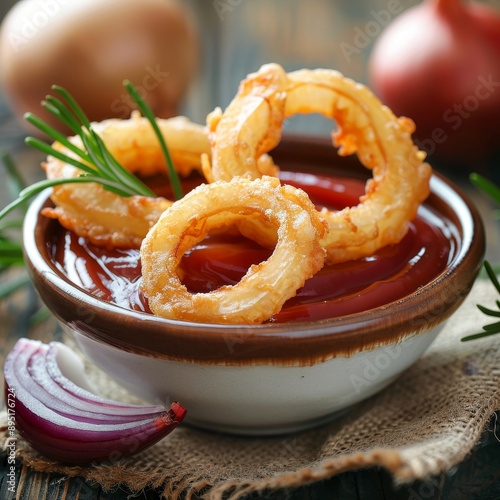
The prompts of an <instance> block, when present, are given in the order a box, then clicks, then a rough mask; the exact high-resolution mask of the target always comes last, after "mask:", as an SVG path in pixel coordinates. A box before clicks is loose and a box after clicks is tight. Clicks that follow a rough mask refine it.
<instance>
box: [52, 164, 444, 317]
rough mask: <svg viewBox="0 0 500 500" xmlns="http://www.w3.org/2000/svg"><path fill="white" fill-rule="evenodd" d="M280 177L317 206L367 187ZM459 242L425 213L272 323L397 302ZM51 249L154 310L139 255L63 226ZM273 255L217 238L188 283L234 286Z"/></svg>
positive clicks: (119, 295)
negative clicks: (396, 238)
mask: <svg viewBox="0 0 500 500" xmlns="http://www.w3.org/2000/svg"><path fill="white" fill-rule="evenodd" d="M280 176H281V179H282V182H284V183H288V184H291V185H294V186H296V187H300V188H302V189H303V190H304V191H306V192H307V193H308V194H309V196H310V198H311V200H312V201H313V202H314V203H316V205H317V207H318V208H321V207H323V206H325V207H327V208H329V209H337V210H339V209H342V208H344V207H346V206H354V205H357V204H358V203H359V198H360V196H361V195H362V194H363V193H364V187H365V183H364V182H363V181H362V180H359V179H352V178H344V177H336V176H333V175H323V174H321V175H320V174H315V173H299V172H294V171H282V172H281V174H280ZM192 182H193V180H191V181H190V183H192ZM194 182H196V181H194ZM188 186H189V187H187V188H186V189H190V188H192V187H193V186H192V185H191V184H188ZM453 241H454V239H453V230H452V225H451V224H449V223H448V222H447V221H446V220H443V219H442V218H438V217H436V216H435V215H433V214H432V212H431V211H430V210H429V209H428V208H425V207H422V208H421V210H420V212H419V215H418V216H417V217H416V219H415V220H414V221H412V222H411V223H410V226H409V230H408V233H407V234H406V236H405V237H404V238H403V239H402V241H401V242H400V243H399V244H397V245H389V246H387V247H385V248H383V249H382V250H380V251H379V252H377V253H376V254H374V255H372V256H370V257H366V258H363V259H358V260H355V261H350V262H345V263H341V264H334V265H329V264H326V265H325V266H324V268H323V269H322V270H321V271H319V272H318V273H317V274H316V275H315V276H313V277H312V278H310V279H309V280H308V281H307V282H306V283H305V285H304V287H303V288H301V289H300V290H299V291H298V292H297V295H296V296H295V297H293V298H291V299H290V300H288V301H287V302H286V303H285V305H284V307H283V308H282V310H281V312H280V313H278V314H276V315H275V316H273V317H272V318H271V319H270V320H269V322H288V321H304V320H313V321H314V320H321V319H326V318H332V317H336V316H344V315H348V314H352V313H356V312H361V311H366V310H369V309H372V308H375V307H379V306H382V305H384V304H388V303H390V302H393V301H397V300H398V299H401V298H402V297H405V296H407V295H408V294H410V293H412V292H414V291H415V290H417V289H418V288H419V287H421V286H424V285H426V284H428V283H429V282H430V281H432V279H433V278H434V277H436V276H438V275H439V274H440V273H441V272H442V271H443V270H444V269H445V267H446V265H447V263H448V261H449V256H450V251H451V247H452V245H453ZM52 251H53V258H54V261H55V262H56V264H57V266H58V268H59V269H60V270H61V271H62V272H63V273H64V274H65V275H66V276H67V277H68V278H69V279H70V280H72V281H73V282H74V283H75V284H76V285H78V286H80V287H82V288H83V289H85V290H87V291H88V292H90V293H91V294H92V295H94V296H95V297H97V298H100V299H102V300H105V301H108V302H112V303H115V304H117V305H119V306H121V307H125V308H129V309H135V310H139V311H144V312H148V313H150V312H151V311H150V309H149V307H148V303H147V299H146V298H145V297H144V295H143V294H142V292H141V289H140V283H141V264H140V252H139V250H138V249H111V250H110V249H106V248H101V247H98V246H96V245H93V244H91V243H89V242H88V241H87V240H86V239H84V238H81V237H78V236H76V235H75V234H74V233H72V232H71V231H67V230H65V229H63V228H61V229H60V230H58V231H56V232H55V233H54V237H53V250H52ZM271 252H272V250H269V249H266V248H263V247H261V246H259V245H258V244H257V243H255V242H253V241H251V240H248V239H246V238H243V237H235V236H233V235H231V236H230V235H227V236H224V235H215V236H210V237H209V238H207V239H205V240H204V241H202V242H200V243H199V244H198V245H196V246H195V247H194V248H193V249H191V250H189V251H188V252H187V253H186V255H185V256H184V257H183V260H182V263H181V270H182V274H183V283H184V284H185V285H186V287H187V288H188V290H189V291H191V292H193V293H207V292H210V291H211V290H215V289H217V288H219V287H220V286H223V285H232V284H235V283H237V282H238V281H239V280H240V279H241V277H242V276H243V275H244V274H245V273H246V271H247V270H248V268H249V267H250V266H251V265H252V264H258V263H259V262H262V261H264V260H266V259H267V258H268V257H269V255H270V253H271Z"/></svg>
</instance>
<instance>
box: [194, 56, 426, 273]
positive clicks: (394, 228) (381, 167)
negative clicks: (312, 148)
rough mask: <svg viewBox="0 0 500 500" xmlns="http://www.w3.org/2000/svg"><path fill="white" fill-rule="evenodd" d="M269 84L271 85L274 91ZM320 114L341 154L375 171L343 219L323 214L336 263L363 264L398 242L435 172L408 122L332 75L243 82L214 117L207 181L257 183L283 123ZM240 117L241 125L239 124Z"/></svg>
mask: <svg viewBox="0 0 500 500" xmlns="http://www.w3.org/2000/svg"><path fill="white" fill-rule="evenodd" d="M269 82H271V83H269ZM297 113H321V114H323V115H324V116H326V117H328V118H332V119H334V120H335V121H336V123H337V125H338V131H336V132H334V133H333V134H332V138H333V142H334V145H335V146H338V147H339V150H338V153H339V154H340V155H342V156H345V155H349V154H352V153H357V155H358V158H359V160H360V161H361V163H362V164H363V165H364V166H365V167H366V168H368V169H370V170H372V172H373V177H372V179H370V180H369V181H368V182H367V184H366V193H365V195H364V196H363V197H362V198H361V199H360V203H359V205H357V206H356V207H352V208H345V209H344V210H341V211H339V212H332V211H329V210H326V209H323V211H322V215H323V217H325V219H326V220H327V221H328V223H329V230H328V232H327V234H326V235H325V238H324V239H323V242H322V244H323V245H324V247H325V248H326V250H327V252H328V261H329V262H331V263H336V262H343V261H347V260H353V259H357V258H360V257H365V256H367V255H371V254H373V253H374V252H376V251H377V250H378V249H380V248H382V247H384V246H386V245H389V244H392V243H397V242H399V241H400V240H401V239H402V238H403V236H404V235H405V234H406V232H407V229H408V222H409V221H411V220H412V219H413V218H414V217H415V215H416V213H417V210H418V207H419V205H420V203H421V202H422V201H424V200H425V198H426V197H427V196H428V194H429V179H430V176H431V168H430V166H429V165H428V164H427V163H425V162H424V159H425V153H424V152H423V151H419V150H418V148H417V147H416V146H415V144H414V143H413V141H412V138H411V134H412V133H413V131H414V129H415V125H414V123H413V121H411V120H410V119H409V118H405V117H401V118H397V117H396V116H394V114H393V113H392V112H391V110H390V109H389V108H387V107H386V106H384V105H382V103H381V102H380V101H379V100H378V99H377V98H376V97H375V95H374V94H373V93H372V92H371V91H370V90H369V89H368V88H367V87H365V86H364V85H361V84H359V83H356V82H354V81H353V80H350V79H348V78H345V77H344V76H343V75H342V74H340V73H339V72H337V71H333V70H326V69H318V70H299V71H295V72H292V73H289V74H287V73H286V72H285V71H284V70H283V68H282V67H281V66H279V65H277V64H267V65H264V66H263V67H262V68H261V69H260V70H259V71H258V72H257V73H253V74H251V75H249V76H248V78H247V79H246V80H245V81H244V82H242V84H241V85H240V88H239V90H238V94H237V95H236V97H235V98H234V99H233V101H232V102H231V104H230V105H229V106H228V108H227V110H226V111H225V112H224V113H222V114H221V113H220V111H219V110H216V111H215V112H214V113H213V114H211V115H209V117H208V119H207V125H208V127H209V129H210V131H211V134H210V141H211V144H212V165H211V166H210V164H209V163H208V162H205V164H204V166H203V169H204V171H207V170H210V169H211V176H210V174H206V177H207V178H209V177H210V178H212V179H213V180H219V179H228V178H231V176H232V175H241V171H242V170H245V168H246V175H248V176H249V177H251V178H257V177H259V176H260V175H262V174H261V172H260V170H259V168H258V166H257V163H256V161H255V159H256V158H257V157H258V155H261V154H263V153H266V152H267V151H269V150H268V149H267V147H268V146H269V145H274V144H275V143H276V140H277V138H278V140H279V137H280V134H281V127H282V124H283V121H284V119H285V118H287V117H290V116H292V115H294V114H297ZM235 117H240V118H241V119H240V120H237V119H235Z"/></svg>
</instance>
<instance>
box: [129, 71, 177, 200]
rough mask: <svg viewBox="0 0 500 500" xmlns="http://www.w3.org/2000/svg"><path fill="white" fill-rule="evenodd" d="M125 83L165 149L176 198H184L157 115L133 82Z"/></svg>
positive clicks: (164, 153)
mask: <svg viewBox="0 0 500 500" xmlns="http://www.w3.org/2000/svg"><path fill="white" fill-rule="evenodd" d="M123 85H124V86H125V88H126V89H127V92H128V93H129V94H130V96H131V97H132V99H134V101H135V102H136V103H137V106H138V108H139V110H140V112H141V113H142V114H143V115H144V116H145V117H146V118H147V119H148V120H149V122H150V123H151V126H152V127H153V130H154V131H155V133H156V135H157V137H158V140H159V142H160V147H161V149H162V151H163V155H164V157H165V161H166V163H167V168H168V176H169V178H170V183H171V184H172V190H173V192H174V195H175V197H176V199H178V200H180V199H181V198H182V187H181V183H180V181H179V176H178V175H177V172H176V170H175V168H174V164H173V162H172V158H171V157H170V153H169V151H168V147H167V144H166V142H165V139H164V137H163V135H162V133H161V131H160V128H159V127H158V124H157V123H156V117H155V116H154V114H153V111H152V110H151V108H150V107H149V106H148V105H147V104H146V101H144V99H143V98H142V97H141V96H140V95H139V92H137V90H136V88H135V87H134V86H133V85H132V83H131V82H129V81H128V80H125V81H124V82H123Z"/></svg>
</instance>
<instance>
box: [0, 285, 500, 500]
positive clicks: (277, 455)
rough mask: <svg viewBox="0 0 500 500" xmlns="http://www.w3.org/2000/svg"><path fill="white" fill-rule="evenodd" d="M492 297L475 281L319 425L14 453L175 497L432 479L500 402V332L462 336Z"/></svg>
mask: <svg viewBox="0 0 500 500" xmlns="http://www.w3.org/2000/svg"><path fill="white" fill-rule="evenodd" d="M495 298H496V291H495V290H494V288H493V286H492V285H491V284H490V283H489V282H487V281H483V280H480V281H478V282H476V284H475V286H474V288H473V290H472V292H471V294H470V296H469V297H468V298H467V300H466V301H465V303H464V304H463V305H462V307H461V308H460V309H459V310H458V311H457V312H456V313H455V314H454V315H453V316H452V317H451V318H450V320H449V321H448V323H447V325H446V326H445V328H444V330H443V331H442V332H441V333H440V334H439V336H438V338H437V340H436V341H435V342H434V343H433V344H432V346H431V347H430V348H429V349H428V351H427V352H426V353H425V354H424V356H423V357H422V358H421V359H420V360H419V361H417V363H415V364H414V365H413V366H412V367H410V368H409V369H408V370H407V371H405V372H404V373H403V374H402V375H401V376H400V377H399V378H398V380H397V381H396V382H394V383H393V384H392V385H391V386H389V387H388V388H386V389H385V390H383V391H382V392H380V393H379V394H377V395H375V396H373V397H371V398H370V399H369V400H366V401H364V402H362V403H360V404H358V405H357V406H355V407H354V408H352V409H351V410H349V412H348V413H346V414H345V415H344V416H343V417H342V418H340V419H338V420H336V421H334V422H332V423H329V424H326V425H323V426H322V427H319V428H315V429H313V430H309V431H305V432H300V433H296V434H291V435H286V436H280V437H272V438H242V437H232V436H227V435H221V434H216V433H211V432H205V431H201V430H196V429H192V428H189V427H187V426H180V427H179V428H178V429H176V430H175V431H174V432H173V433H172V434H170V435H169V436H167V437H166V438H165V439H164V440H163V441H161V442H160V443H158V444H156V445H155V446H153V447H152V448H150V449H149V450H146V451H145V452H143V453H141V454H139V455H136V456H134V457H132V458H129V459H121V460H119V461H116V462H114V463H109V462H108V463H104V464H96V465H90V466H86V467H75V466H67V465H64V464H61V463H57V462H54V461H51V460H48V459H46V458H44V457H43V456H41V455H39V454H38V453H36V452H35V451H34V450H33V449H32V448H31V447H30V446H29V445H28V444H26V443H25V442H24V441H23V440H22V439H21V438H20V437H19V438H18V440H17V448H16V454H17V457H19V458H21V459H22V460H23V461H24V463H26V464H28V465H29V466H30V467H32V468H33V469H35V470H37V471H47V472H58V473H62V474H64V475H67V476H76V475H78V476H82V477H84V478H85V479H87V480H90V481H94V482H97V483H99V484H100V485H102V487H103V488H104V489H108V488H113V487H114V486H116V485H117V484H119V483H121V484H124V485H127V486H128V487H129V488H131V489H132V490H133V491H140V490H142V489H143V488H145V487H147V486H152V487H155V488H160V489H161V491H163V492H164V496H165V497H166V498H172V499H176V498H179V497H180V496H181V495H182V497H183V498H184V497H185V498H192V497H193V496H194V494H195V493H196V494H197V493H198V492H203V493H202V494H203V498H207V499H220V498H223V497H224V498H231V499H236V498H239V497H241V496H242V495H243V494H244V493H248V492H253V491H262V490H266V489H273V488H283V487H293V486H299V485H304V484H306V483H310V482H313V481H317V480H320V479H323V478H328V477H330V476H332V475H334V474H338V473H340V472H343V471H346V470H353V469H359V468H363V467H371V466H381V467H385V468H386V469H387V470H389V471H390V473H391V474H392V476H393V477H394V480H395V482H396V483H405V482H410V481H413V480H415V479H423V480H425V479H426V478H428V477H429V476H431V475H434V474H438V473H441V472H445V471H448V470H450V469H451V468H452V467H453V466H455V465H456V464H458V463H460V462H461V461H462V460H463V459H464V458H465V457H466V455H467V454H468V453H469V452H470V451H471V450H472V448H473V447H474V445H475V444H476V443H477V441H478V439H479V437H480V435H481V433H482V431H483V430H484V429H485V427H486V426H487V425H488V424H489V422H490V421H491V422H492V423H493V419H492V415H493V414H494V412H495V411H496V410H499V409H500V391H499V390H498V388H499V387H500V335H498V336H492V337H490V338H489V339H488V338H487V339H480V340H475V341H472V342H461V338H462V337H463V336H465V335H468V334H471V333H474V332H476V331H478V330H480V329H481V325H483V324H484V323H485V322H488V318H487V317H486V316H484V315H483V314H482V313H481V312H480V311H479V310H478V309H477V307H476V304H477V303H481V304H484V305H488V304H489V305H493V304H494V300H495ZM90 376H91V377H92V378H93V381H94V383H95V384H96V385H97V386H99V387H100V388H101V389H102V392H103V394H113V396H114V399H118V397H120V398H121V399H125V398H127V395H126V393H124V392H123V391H121V392H120V389H119V387H117V386H116V385H115V384H114V383H113V382H112V381H111V380H109V379H108V378H107V377H106V376H104V375H103V374H101V373H100V372H97V371H95V370H94V371H91V372H90ZM332 383H334V382H332ZM2 417H3V421H2V426H1V428H0V433H1V435H0V436H1V439H2V442H3V443H4V447H5V446H6V443H7V432H6V416H5V414H3V416H2Z"/></svg>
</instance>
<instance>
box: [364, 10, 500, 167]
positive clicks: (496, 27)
mask: <svg viewBox="0 0 500 500" xmlns="http://www.w3.org/2000/svg"><path fill="white" fill-rule="evenodd" d="M369 75H370V84H371V85H372V87H373V89H374V90H375V92H376V93H377V94H378V95H379V96H380V98H381V99H382V101H383V102H385V103H386V104H387V105H388V106H389V107H390V108H392V110H393V111H394V112H395V113H396V114H398V115H405V116H408V117H410V118H412V119H413V120H414V121H415V123H416V126H417V131H416V133H415V139H416V142H417V144H418V145H419V147H420V148H421V149H423V150H425V151H427V153H428V154H429V156H430V159H431V161H432V160H433V159H434V160H435V161H437V162H438V163H439V164H443V165H448V166H450V165H457V166H465V167H468V168H472V169H474V170H477V169H480V168H481V167H482V166H483V167H484V166H485V165H487V164H488V163H489V162H490V161H491V160H492V158H493V157H494V155H495V153H498V152H499V151H500V127H499V126H498V121H499V119H500V15H499V14H498V13H497V12H495V11H494V10H492V8H491V7H489V6H486V5H481V4H478V3H465V2H462V1H460V0H425V1H424V2H423V3H421V4H419V5H417V6H415V7H413V8H410V9H408V10H407V11H405V12H404V13H403V14H401V15H400V16H398V17H396V18H395V19H394V21H393V22H392V23H391V24H390V25H389V26H388V27H387V28H386V29H385V31H384V32H383V33H382V35H381V36H380V37H379V38H378V40H377V41H376V43H375V46H374V49H373V52H372V54H371V56H370V65H369Z"/></svg>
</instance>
